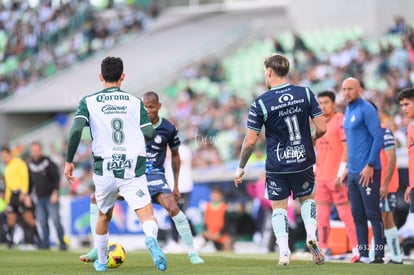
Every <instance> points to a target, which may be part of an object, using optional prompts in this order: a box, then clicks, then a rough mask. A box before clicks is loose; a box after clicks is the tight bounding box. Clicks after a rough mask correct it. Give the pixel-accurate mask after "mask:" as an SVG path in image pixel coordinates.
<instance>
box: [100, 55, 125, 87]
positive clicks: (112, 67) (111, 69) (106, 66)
mask: <svg viewBox="0 0 414 275" xmlns="http://www.w3.org/2000/svg"><path fill="white" fill-rule="evenodd" d="M123 72H124V64H123V62H122V59H121V58H120V57H112V56H107V57H105V58H104V60H102V63H101V74H102V77H103V79H104V80H105V81H106V82H117V81H118V80H119V79H120V78H121V75H122V73H123Z"/></svg>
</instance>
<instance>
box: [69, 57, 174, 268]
mask: <svg viewBox="0 0 414 275" xmlns="http://www.w3.org/2000/svg"><path fill="white" fill-rule="evenodd" d="M124 78H125V75H124V73H123V62H122V60H121V59H120V58H118V57H106V58H105V59H104V60H103V61H102V63H101V74H100V75H99V79H100V80H101V81H102V83H103V90H101V91H99V92H97V93H94V94H91V95H88V96H85V97H84V98H83V99H82V100H81V101H80V103H79V107H78V110H77V112H76V114H75V118H74V122H73V126H72V128H71V131H70V136H69V143H68V153H67V157H66V164H65V170H64V173H65V176H66V178H67V180H68V181H69V182H73V181H74V180H76V179H75V177H74V176H73V170H74V164H73V158H74V156H75V153H76V150H77V147H78V145H79V142H80V138H81V134H82V129H83V128H84V127H85V126H89V127H90V131H91V136H92V154H93V159H94V173H93V181H94V184H95V195H96V202H97V206H98V209H99V216H98V221H97V224H96V236H95V247H96V248H97V251H98V259H97V260H96V261H95V263H94V267H95V269H96V270H97V271H106V270H107V268H108V264H107V246H108V224H109V222H110V220H111V216H112V210H113V207H114V204H115V201H116V199H117V195H118V194H119V195H120V196H122V197H123V198H124V199H125V200H126V202H127V203H128V205H129V206H130V207H131V208H132V209H134V211H135V212H136V214H137V216H138V219H139V220H140V221H141V223H142V225H143V231H144V234H145V235H146V239H145V244H146V246H147V247H148V249H149V251H150V253H151V256H152V259H153V261H154V264H155V266H156V267H157V268H158V269H159V270H162V271H164V270H166V268H167V261H166V257H165V254H164V253H163V252H162V250H161V249H160V247H159V246H158V242H157V232H158V225H157V222H156V219H155V217H154V212H153V208H152V204H151V197H150V195H149V192H148V187H147V180H146V177H145V167H146V151H145V139H151V138H152V137H153V136H154V129H153V127H152V125H151V122H150V120H149V118H148V115H147V112H146V110H145V109H144V105H143V103H142V101H141V100H140V99H139V98H137V97H135V96H133V95H131V94H128V93H126V92H124V91H122V90H121V89H120V86H121V82H122V81H123V80H124Z"/></svg>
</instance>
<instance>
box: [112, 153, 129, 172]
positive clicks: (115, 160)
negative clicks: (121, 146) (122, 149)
mask: <svg viewBox="0 0 414 275" xmlns="http://www.w3.org/2000/svg"><path fill="white" fill-rule="evenodd" d="M131 167H132V160H130V159H126V155H125V154H113V155H112V161H111V162H108V170H109V171H112V170H124V169H125V168H131Z"/></svg>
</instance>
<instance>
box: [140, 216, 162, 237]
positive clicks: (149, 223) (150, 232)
mask: <svg viewBox="0 0 414 275" xmlns="http://www.w3.org/2000/svg"><path fill="white" fill-rule="evenodd" d="M142 230H143V231H144V234H145V236H147V237H153V238H155V239H156V238H157V235H158V224H157V223H156V222H155V221H154V220H146V221H145V222H144V223H143V224H142Z"/></svg>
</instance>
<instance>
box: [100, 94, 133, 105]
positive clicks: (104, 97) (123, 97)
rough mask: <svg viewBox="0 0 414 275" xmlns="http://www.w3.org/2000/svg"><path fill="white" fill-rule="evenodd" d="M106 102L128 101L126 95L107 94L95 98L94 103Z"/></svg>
mask: <svg viewBox="0 0 414 275" xmlns="http://www.w3.org/2000/svg"><path fill="white" fill-rule="evenodd" d="M107 100H129V96H128V95H108V94H100V95H98V96H97V97H96V101H98V102H102V103H104V102H106V101H107Z"/></svg>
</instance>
